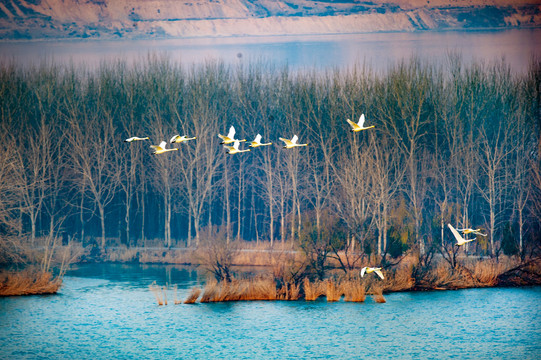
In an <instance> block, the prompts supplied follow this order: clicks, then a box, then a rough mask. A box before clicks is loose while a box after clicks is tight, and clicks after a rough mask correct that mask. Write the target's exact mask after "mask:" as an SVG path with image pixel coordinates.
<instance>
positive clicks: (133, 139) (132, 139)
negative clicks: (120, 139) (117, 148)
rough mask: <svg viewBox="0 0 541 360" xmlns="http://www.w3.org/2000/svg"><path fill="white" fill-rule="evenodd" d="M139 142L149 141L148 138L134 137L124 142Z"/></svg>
mask: <svg viewBox="0 0 541 360" xmlns="http://www.w3.org/2000/svg"><path fill="white" fill-rule="evenodd" d="M141 140H149V138H148V137H144V138H140V137H137V136H134V137H131V138H129V139H126V140H124V142H132V141H141Z"/></svg>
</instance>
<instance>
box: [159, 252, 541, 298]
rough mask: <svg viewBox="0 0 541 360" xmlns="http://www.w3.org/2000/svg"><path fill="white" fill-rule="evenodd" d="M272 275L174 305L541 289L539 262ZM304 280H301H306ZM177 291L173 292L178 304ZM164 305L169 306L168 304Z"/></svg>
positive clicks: (162, 290) (220, 285)
mask: <svg viewBox="0 0 541 360" xmlns="http://www.w3.org/2000/svg"><path fill="white" fill-rule="evenodd" d="M270 269H272V273H271V270H269V273H268V274H260V275H257V276H255V277H247V278H235V277H233V276H231V278H230V280H225V279H222V280H217V279H216V278H214V277H212V278H209V279H208V281H207V283H206V284H205V286H204V287H203V288H200V287H194V288H192V289H191V291H190V293H189V294H188V295H187V298H186V300H184V301H182V300H179V301H176V302H175V303H178V304H180V303H184V304H193V303H196V302H201V303H210V302H226V301H258V300H259V301H271V300H305V301H315V300H317V299H319V298H326V300H327V301H328V302H336V301H341V300H343V301H346V302H364V301H365V299H366V297H367V296H372V297H373V300H374V301H375V302H378V303H384V302H386V300H385V297H384V296H383V294H385V293H392V292H400V291H425V290H456V289H466V288H481V287H496V286H521V285H533V284H541V260H539V259H536V260H532V261H529V262H519V261H517V260H513V259H511V258H505V259H500V261H496V260H493V259H490V260H482V261H477V262H475V263H471V264H467V265H459V266H457V267H456V268H451V267H450V266H449V265H448V264H446V263H443V262H442V263H439V264H438V265H435V266H432V267H430V268H428V269H427V268H423V267H420V266H419V263H417V262H415V261H413V259H407V260H406V261H404V263H403V264H401V266H399V267H396V268H390V269H388V270H384V274H385V279H383V280H381V279H379V278H377V277H376V276H373V274H372V275H365V276H364V277H362V276H361V275H360V270H359V269H355V270H351V271H349V272H347V273H345V274H344V273H343V272H341V271H339V270H336V269H335V270H333V271H331V272H330V273H329V275H330V276H329V277H328V278H326V279H323V280H319V279H310V274H309V273H308V272H303V273H296V274H294V273H293V272H291V271H290V270H291V268H290V269H289V271H287V270H286V271H284V269H277V268H276V267H274V268H270ZM300 274H302V275H305V277H302V275H300ZM151 290H152V291H153V292H154V294H155V295H156V299H157V301H158V304H159V305H163V304H164V300H163V299H167V295H166V294H167V292H168V291H170V289H168V288H167V287H158V286H156V285H155V284H154V285H152V286H151ZM176 297H177V290H176V288H175V298H176ZM165 304H166V300H165Z"/></svg>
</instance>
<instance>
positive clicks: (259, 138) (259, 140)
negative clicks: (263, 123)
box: [254, 134, 261, 143]
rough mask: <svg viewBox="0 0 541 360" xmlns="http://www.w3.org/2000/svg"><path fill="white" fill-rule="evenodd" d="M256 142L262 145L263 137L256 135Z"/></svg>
mask: <svg viewBox="0 0 541 360" xmlns="http://www.w3.org/2000/svg"><path fill="white" fill-rule="evenodd" d="M254 142H256V143H260V142H261V135H260V134H257V135H256V137H255V140H254Z"/></svg>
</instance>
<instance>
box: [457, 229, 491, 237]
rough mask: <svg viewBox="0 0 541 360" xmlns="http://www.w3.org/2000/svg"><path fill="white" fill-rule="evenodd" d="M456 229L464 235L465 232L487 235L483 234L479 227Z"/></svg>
mask: <svg viewBox="0 0 541 360" xmlns="http://www.w3.org/2000/svg"><path fill="white" fill-rule="evenodd" d="M457 230H458V231H460V232H461V233H462V234H464V235H466V234H474V235H481V236H487V234H483V233H482V232H481V229H457Z"/></svg>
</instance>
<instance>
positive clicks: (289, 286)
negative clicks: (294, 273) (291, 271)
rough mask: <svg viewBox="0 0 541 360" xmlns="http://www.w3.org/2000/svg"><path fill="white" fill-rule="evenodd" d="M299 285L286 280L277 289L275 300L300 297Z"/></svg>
mask: <svg viewBox="0 0 541 360" xmlns="http://www.w3.org/2000/svg"><path fill="white" fill-rule="evenodd" d="M300 293H301V285H300V284H297V285H295V284H294V283H289V282H286V283H284V285H283V286H282V287H281V288H280V289H279V290H278V291H277V294H276V299H277V300H299V299H300V297H301V294H300Z"/></svg>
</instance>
